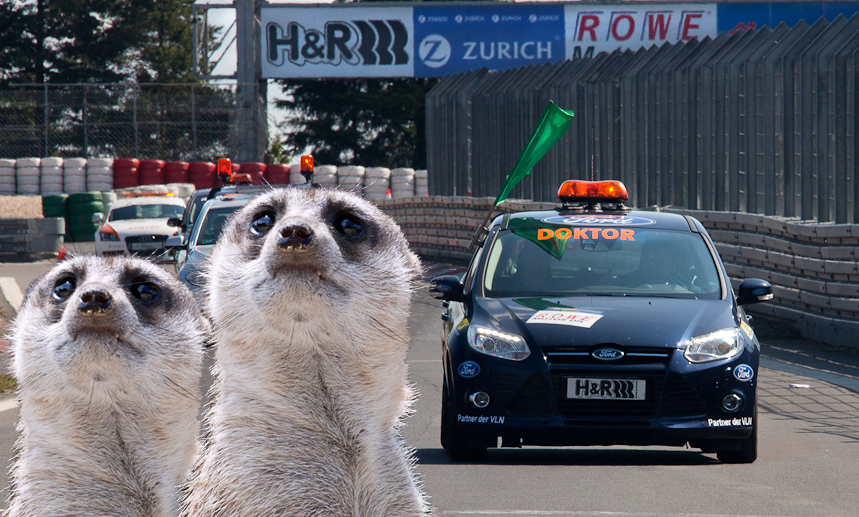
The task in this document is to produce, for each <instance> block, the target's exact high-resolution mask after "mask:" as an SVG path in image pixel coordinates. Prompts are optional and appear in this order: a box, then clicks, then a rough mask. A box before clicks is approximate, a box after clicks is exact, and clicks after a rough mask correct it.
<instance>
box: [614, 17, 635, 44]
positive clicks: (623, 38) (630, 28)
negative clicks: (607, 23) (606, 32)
mask: <svg viewBox="0 0 859 517" xmlns="http://www.w3.org/2000/svg"><path fill="white" fill-rule="evenodd" d="M621 20H625V21H626V24H627V27H626V29H627V30H626V34H619V33H618V32H617V26H618V24H620V22H621ZM633 32H635V20H633V19H632V16H630V15H628V14H621V15H620V16H618V17H617V18H615V19H614V21H613V22H612V24H611V36H612V37H613V38H614V39H616V40H617V41H626V40H628V39H629V38H630V37H631V36H632V33H633Z"/></svg>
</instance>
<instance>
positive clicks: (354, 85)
mask: <svg viewBox="0 0 859 517" xmlns="http://www.w3.org/2000/svg"><path fill="white" fill-rule="evenodd" d="M437 82H438V80H437V79H349V80H334V79H328V80H324V79H306V80H290V81H288V82H286V81H281V84H283V85H284V86H283V92H284V94H286V96H287V99H286V100H283V101H278V102H277V107H279V108H283V109H286V110H288V113H289V116H288V117H287V119H286V123H285V126H286V127H288V128H290V130H289V134H290V136H289V138H288V139H287V140H286V141H285V142H284V146H285V147H286V149H287V150H288V151H289V152H290V153H292V154H297V153H300V152H302V151H303V150H305V149H307V148H309V149H310V150H311V152H312V153H313V155H314V158H315V159H316V161H317V162H318V163H333V164H355V165H372V166H384V167H414V168H424V167H426V136H425V127H426V113H425V108H424V106H425V101H424V99H425V97H426V94H427V92H428V91H429V90H430V89H431V88H432V87H433V86H434V85H435V84H436V83H437Z"/></svg>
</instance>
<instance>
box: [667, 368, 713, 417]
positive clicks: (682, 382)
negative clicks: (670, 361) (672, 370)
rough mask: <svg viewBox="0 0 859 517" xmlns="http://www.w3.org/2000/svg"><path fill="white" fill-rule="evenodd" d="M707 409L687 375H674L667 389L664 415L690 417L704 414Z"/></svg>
mask: <svg viewBox="0 0 859 517" xmlns="http://www.w3.org/2000/svg"><path fill="white" fill-rule="evenodd" d="M706 413H707V411H706V410H705V409H704V406H703V405H702V404H701V400H700V399H699V398H698V395H697V394H696V393H695V390H693V389H692V386H690V385H689V382H688V381H687V380H686V378H685V377H681V376H679V375H672V376H671V377H670V378H669V381H668V388H667V389H666V390H665V403H664V404H663V406H662V416H664V417H666V418H688V417H700V416H704V415H705V414H706Z"/></svg>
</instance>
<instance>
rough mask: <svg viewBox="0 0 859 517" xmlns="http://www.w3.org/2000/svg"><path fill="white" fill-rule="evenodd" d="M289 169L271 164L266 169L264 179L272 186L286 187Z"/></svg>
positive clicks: (286, 166) (281, 165) (287, 166)
mask: <svg viewBox="0 0 859 517" xmlns="http://www.w3.org/2000/svg"><path fill="white" fill-rule="evenodd" d="M289 169H290V167H289V165H284V164H282V163H273V164H271V165H269V166H268V168H267V169H266V172H267V176H266V179H267V180H268V182H269V183H271V184H272V185H287V184H288V183H289ZM302 178H303V176H302Z"/></svg>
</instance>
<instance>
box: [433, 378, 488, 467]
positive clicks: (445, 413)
mask: <svg viewBox="0 0 859 517" xmlns="http://www.w3.org/2000/svg"><path fill="white" fill-rule="evenodd" d="M455 423H456V408H455V407H454V404H453V400H452V399H451V396H450V392H449V391H448V388H447V379H444V380H443V383H442V391H441V446H442V447H443V448H444V452H445V454H447V457H448V458H450V460H451V461H476V460H482V459H483V458H485V457H486V447H475V446H472V445H471V444H470V443H469V439H468V438H467V437H464V436H458V435H457V434H456V424H455Z"/></svg>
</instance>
